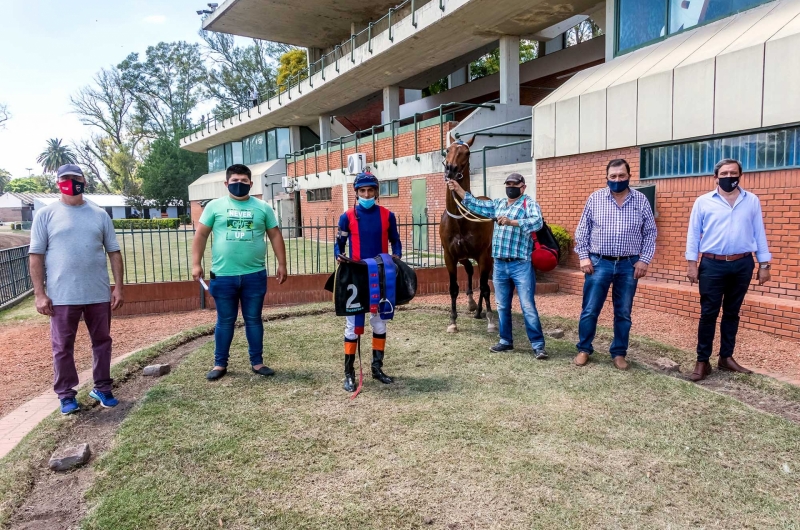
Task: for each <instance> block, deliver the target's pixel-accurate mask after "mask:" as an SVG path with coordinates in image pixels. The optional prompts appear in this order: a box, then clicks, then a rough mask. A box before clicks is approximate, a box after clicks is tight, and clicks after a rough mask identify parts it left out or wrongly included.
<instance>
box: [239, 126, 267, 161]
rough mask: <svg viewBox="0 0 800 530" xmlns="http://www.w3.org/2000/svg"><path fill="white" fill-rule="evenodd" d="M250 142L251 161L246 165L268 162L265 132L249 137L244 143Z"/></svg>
mask: <svg viewBox="0 0 800 530" xmlns="http://www.w3.org/2000/svg"><path fill="white" fill-rule="evenodd" d="M244 142H248V148H249V152H250V161H249V162H245V164H248V163H249V164H260V163H261V162H266V161H267V137H266V135H265V134H264V133H263V132H260V133H257V134H254V135H252V136H248V137H247V138H245V139H243V140H242V143H244Z"/></svg>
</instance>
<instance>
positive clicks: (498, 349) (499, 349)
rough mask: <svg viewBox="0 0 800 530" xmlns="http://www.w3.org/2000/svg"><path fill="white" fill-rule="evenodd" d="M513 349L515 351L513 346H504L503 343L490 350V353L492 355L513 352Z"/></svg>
mask: <svg viewBox="0 0 800 530" xmlns="http://www.w3.org/2000/svg"><path fill="white" fill-rule="evenodd" d="M513 349H514V345H513V344H503V343H502V342H498V343H497V344H495V345H494V346H492V347H491V348H489V351H490V352H492V353H500V352H504V351H512V350H513Z"/></svg>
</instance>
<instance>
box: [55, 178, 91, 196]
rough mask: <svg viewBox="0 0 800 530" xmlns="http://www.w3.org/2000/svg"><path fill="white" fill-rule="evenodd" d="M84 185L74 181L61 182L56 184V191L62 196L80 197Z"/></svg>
mask: <svg viewBox="0 0 800 530" xmlns="http://www.w3.org/2000/svg"><path fill="white" fill-rule="evenodd" d="M85 185H86V184H84V183H83V182H80V181H78V180H75V179H70V180H62V181H61V182H59V183H58V189H60V190H61V193H63V194H64V195H80V194H81V193H83V188H84V186H85Z"/></svg>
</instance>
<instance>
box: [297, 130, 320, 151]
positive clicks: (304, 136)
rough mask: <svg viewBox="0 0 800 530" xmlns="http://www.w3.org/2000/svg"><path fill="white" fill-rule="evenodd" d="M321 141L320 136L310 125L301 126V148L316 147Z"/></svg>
mask: <svg viewBox="0 0 800 530" xmlns="http://www.w3.org/2000/svg"><path fill="white" fill-rule="evenodd" d="M318 143H319V136H318V135H317V133H315V132H314V131H312V130H311V129H309V128H308V127H300V148H301V149H305V148H306V147H314V146H315V145H317V144H318Z"/></svg>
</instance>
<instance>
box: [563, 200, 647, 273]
mask: <svg viewBox="0 0 800 530" xmlns="http://www.w3.org/2000/svg"><path fill="white" fill-rule="evenodd" d="M657 234H658V230H657V229H656V220H655V218H654V217H653V211H652V210H651V209H650V203H649V202H648V201H647V197H645V196H644V195H643V194H642V193H641V192H639V191H636V190H633V189H632V190H630V193H628V196H627V197H625V200H624V201H623V202H622V206H620V205H618V204H617V201H616V200H614V196H613V195H612V194H611V190H610V189H608V188H607V187H606V188H603V189H600V190H597V191H596V192H594V193H592V194H591V195H590V196H589V200H588V201H586V207H584V209H583V215H582V216H581V220H580V222H579V223H578V228H577V229H576V230H575V252H577V253H578V257H580V259H587V258H588V257H589V254H599V255H601V256H639V260H640V261H642V262H644V263H648V264H649V263H650V261H652V259H653V255H654V254H655V252H656V235H657Z"/></svg>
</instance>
